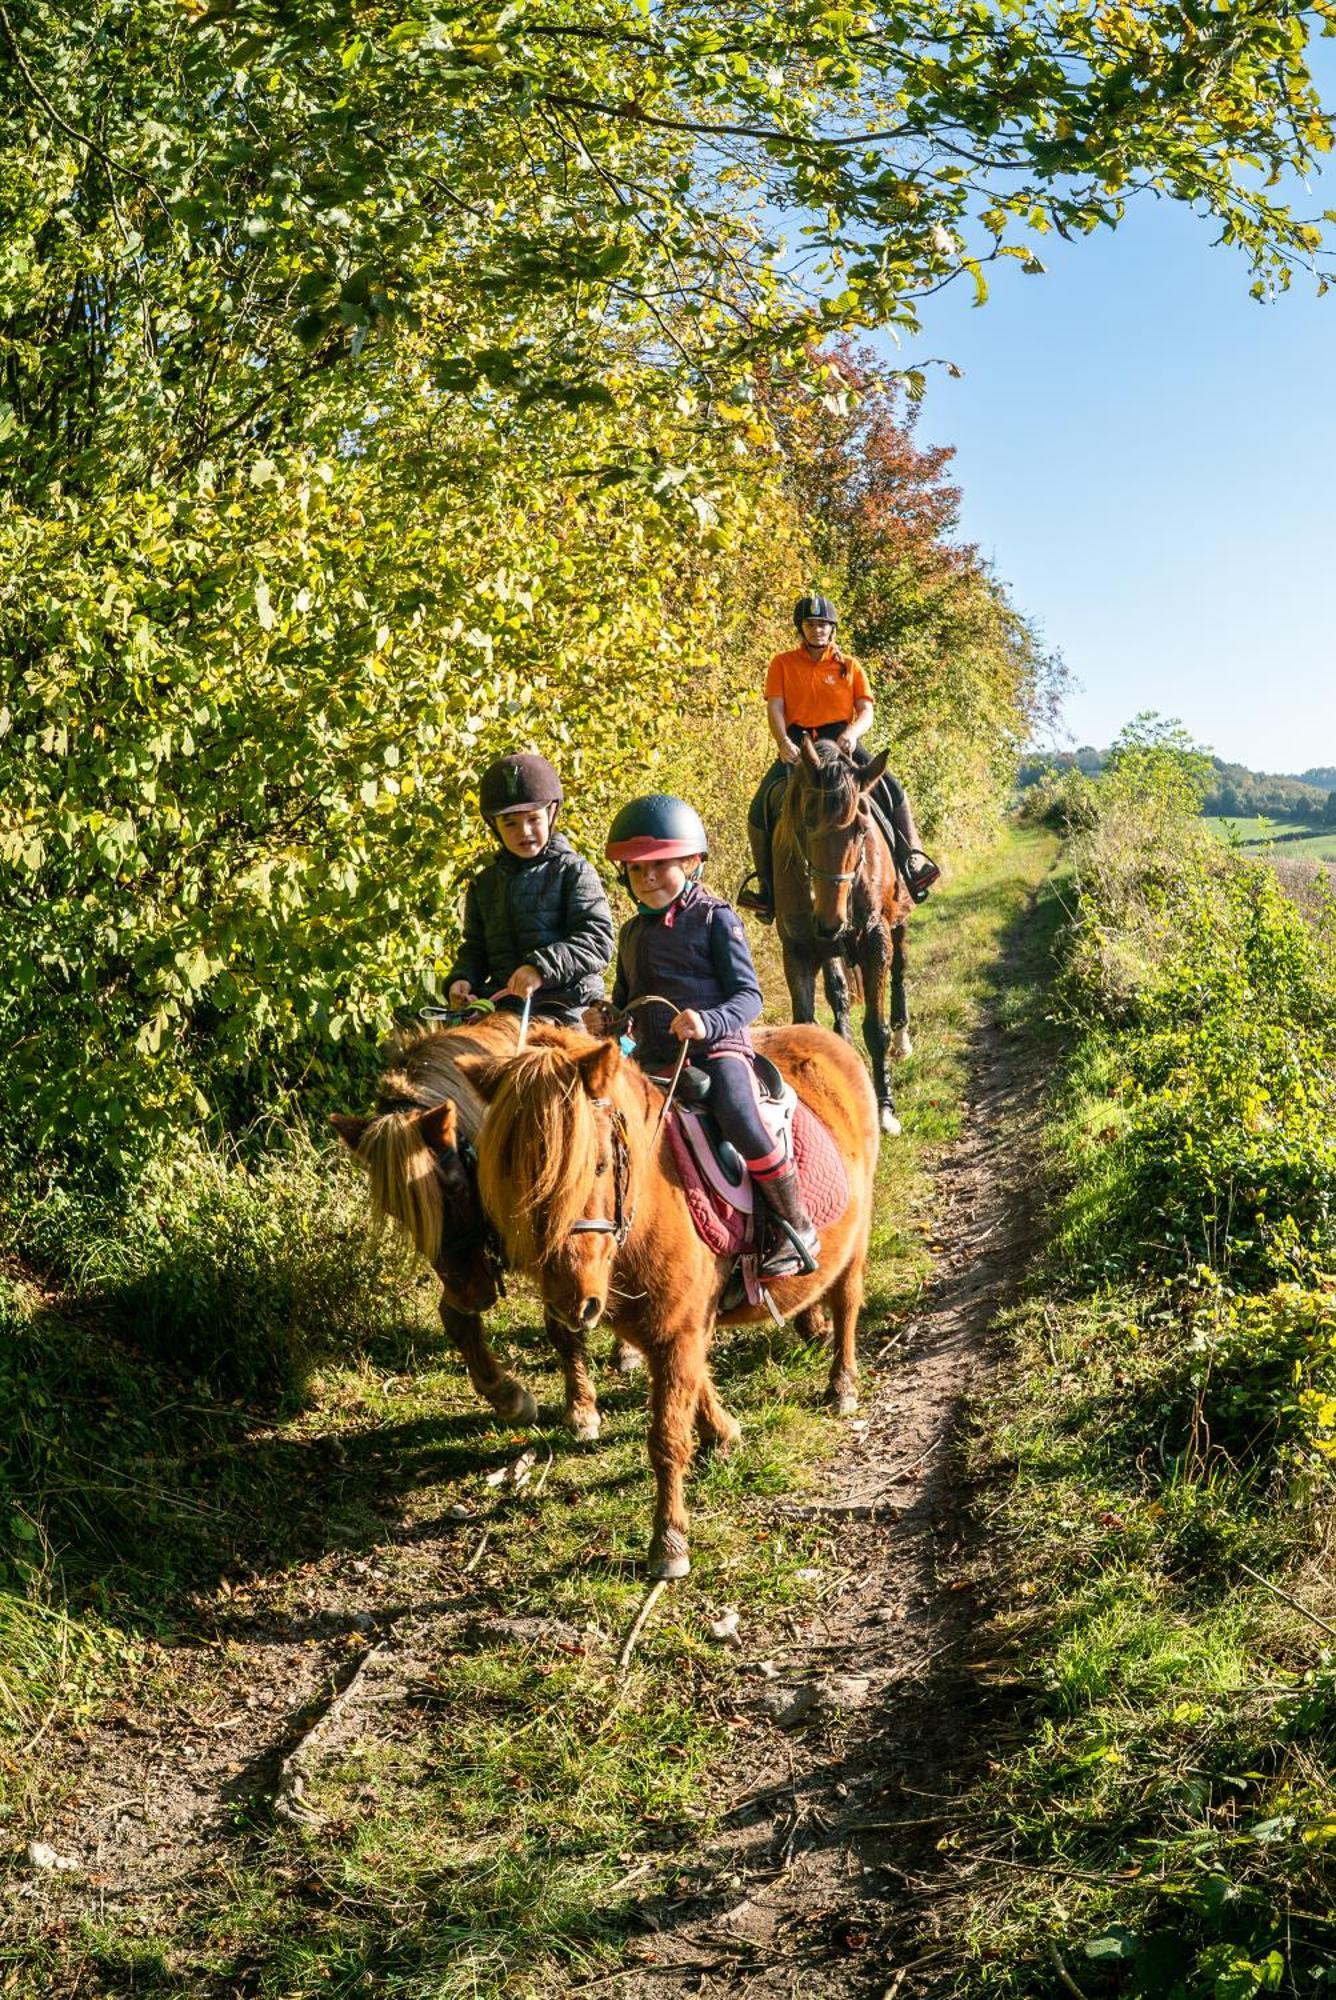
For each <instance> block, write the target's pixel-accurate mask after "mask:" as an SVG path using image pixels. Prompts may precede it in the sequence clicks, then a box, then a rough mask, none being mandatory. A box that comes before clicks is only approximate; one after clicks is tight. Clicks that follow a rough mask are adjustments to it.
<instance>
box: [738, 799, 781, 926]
mask: <svg viewBox="0 0 1336 2000" xmlns="http://www.w3.org/2000/svg"><path fill="white" fill-rule="evenodd" d="M747 839H748V840H749V841H750V842H751V852H752V867H753V869H754V871H755V873H754V876H749V877H748V878H747V879H748V881H752V880H754V881H755V883H756V887H755V888H754V889H749V888H748V887H747V883H746V882H744V883H743V885H742V887H741V888H740V889H739V890H738V896H737V903H738V908H739V909H740V910H749V911H750V912H751V914H752V916H754V917H755V918H757V920H758V921H759V922H760V923H763V924H773V922H774V921H775V892H774V889H773V887H772V885H771V874H770V828H769V827H768V826H756V825H754V824H753V822H752V821H751V820H748V821H747Z"/></svg>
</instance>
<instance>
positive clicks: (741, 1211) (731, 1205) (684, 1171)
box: [666, 1099, 849, 1257]
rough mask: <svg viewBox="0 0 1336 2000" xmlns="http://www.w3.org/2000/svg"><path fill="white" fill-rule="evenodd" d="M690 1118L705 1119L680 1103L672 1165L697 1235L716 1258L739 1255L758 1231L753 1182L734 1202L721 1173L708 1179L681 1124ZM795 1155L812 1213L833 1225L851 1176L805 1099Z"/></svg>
mask: <svg viewBox="0 0 1336 2000" xmlns="http://www.w3.org/2000/svg"><path fill="white" fill-rule="evenodd" d="M688 1118H690V1119H694V1120H695V1121H696V1123H697V1124H699V1122H700V1121H699V1118H698V1117H697V1114H696V1113H695V1112H694V1111H686V1110H684V1109H683V1108H682V1107H681V1106H679V1105H676V1104H675V1105H674V1106H673V1108H672V1110H671V1111H670V1112H669V1114H668V1118H667V1121H666V1123H667V1131H668V1141H669V1144H670V1145H671V1147H672V1149H673V1164H674V1165H675V1166H676V1168H677V1173H678V1178H679V1179H680V1181H681V1183H682V1192H683V1194H685V1196H686V1198H687V1207H688V1208H689V1209H690V1211H691V1219H692V1221H693V1222H694V1223H695V1225H696V1234H697V1235H698V1236H699V1237H700V1239H701V1241H702V1243H704V1244H706V1245H707V1246H708V1247H709V1248H710V1249H711V1250H713V1251H714V1252H715V1254H716V1256H720V1257H736V1256H739V1255H741V1253H742V1252H743V1251H745V1250H749V1249H750V1248H751V1247H752V1243H753V1240H754V1235H755V1228H754V1223H753V1217H752V1203H751V1183H750V1182H746V1183H744V1186H743V1188H742V1189H741V1190H739V1199H738V1201H734V1200H733V1199H731V1198H730V1197H729V1195H728V1193H727V1192H726V1191H725V1188H724V1186H723V1185H722V1183H721V1181H720V1179H719V1177H718V1176H717V1175H710V1176H709V1177H708V1178H707V1176H706V1174H705V1173H704V1172H703V1171H702V1169H701V1165H700V1162H699V1161H698V1159H697V1157H696V1148H695V1147H693V1145H692V1144H691V1141H690V1140H689V1139H688V1138H687V1136H686V1133H685V1131H684V1130H683V1129H682V1126H681V1124H680V1123H679V1121H680V1120H685V1119H688ZM793 1158H794V1163H795V1165H796V1166H797V1169H798V1183H799V1186H800V1187H801V1188H802V1191H803V1201H804V1203H805V1205H806V1208H807V1213H808V1214H809V1215H810V1216H811V1218H812V1220H813V1222H814V1223H815V1224H816V1226H817V1228H818V1229H828V1228H829V1227H830V1225H831V1223H832V1222H838V1221H839V1219H840V1217H841V1216H842V1215H843V1214H844V1211H845V1209H846V1208H847V1207H848V1206H849V1176H848V1173H847V1172H846V1170H845V1165H844V1161H843V1160H842V1159H841V1158H840V1155H839V1150H838V1148H837V1147H836V1144H835V1141H834V1140H833V1139H832V1138H831V1136H830V1133H829V1132H828V1131H827V1130H826V1128H825V1126H824V1125H823V1124H822V1123H821V1120H820V1119H819V1118H817V1117H816V1116H815V1114H814V1113H812V1112H811V1111H809V1110H808V1109H807V1106H806V1105H805V1104H804V1103H803V1102H802V1101H801V1099H800V1100H799V1103H798V1108H797V1110H796V1111H795V1112H794V1115H793ZM739 1203H740V1204H741V1205H739Z"/></svg>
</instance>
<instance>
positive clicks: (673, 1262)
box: [464, 1027, 878, 1577]
mask: <svg viewBox="0 0 1336 2000" xmlns="http://www.w3.org/2000/svg"><path fill="white" fill-rule="evenodd" d="M756 1040H757V1046H758V1048H763V1049H764V1051H765V1053H766V1054H767V1055H769V1056H770V1057H772V1058H773V1060H774V1061H775V1062H777V1063H778V1064H779V1066H780V1068H781V1069H782V1070H783V1072H784V1074H785V1075H786V1076H787V1078H788V1079H789V1081H790V1082H791V1083H792V1084H793V1086H794V1088H795V1090H796V1091H797V1093H798V1095H799V1097H800V1098H801V1099H802V1100H803V1102H804V1103H805V1104H806V1105H807V1106H808V1107H809V1108H810V1109H811V1110H812V1111H813V1112H815V1114H816V1116H817V1117H818V1118H819V1119H820V1120H821V1121H822V1123H823V1124H825V1125H826V1127H827V1128H828V1130H829V1131H830V1134H831V1136H832V1138H833V1139H834V1141H835V1144H836V1146H837V1147H838V1148H839V1151H840V1154H841V1156H842V1157H843V1159H844V1162H845V1166H846V1168H847V1171H848V1176H849V1203H848V1206H847V1208H846V1209H845V1212H844V1214H843V1215H842V1216H841V1217H840V1219H839V1220H838V1221H837V1222H834V1223H832V1224H831V1225H830V1227H829V1228H828V1229H827V1230H826V1231H825V1232H824V1233H823V1235H822V1238H821V1262H820V1269H819V1270H818V1271H816V1272H815V1273H813V1274H811V1275H810V1276H804V1277H793V1278H783V1279H779V1280H776V1281H775V1283H774V1284H773V1285H772V1287H771V1290H772V1293H773V1297H774V1300H775V1303H776V1305H777V1306H778V1307H779V1308H780V1310H782V1311H783V1313H784V1314H785V1315H786V1317H792V1316H795V1315H796V1317H797V1319H798V1324H799V1326H800V1327H801V1329H802V1330H803V1332H804V1333H805V1334H807V1335H808V1336H814V1335H815V1334H817V1333H818V1332H819V1331H821V1330H822V1328H823V1324H824V1313H823V1310H822V1309H823V1307H824V1306H826V1305H827V1304H828V1305H829V1306H830V1308H831V1312H832V1315H833V1320H834V1328H833V1340H834V1354H833V1357H832V1360H831V1370H830V1382H829V1387H828V1391H827V1396H828V1400H829V1401H830V1402H831V1403H832V1404H833V1405H834V1406H835V1408H836V1409H837V1410H838V1411H840V1412H841V1413H842V1414H847V1413H848V1412H849V1411H851V1410H853V1409H854V1408H855V1407H856V1406H857V1386H856V1374H857V1357H856V1353H855V1345H854V1342H855V1332H856V1328H857V1321H858V1309H859V1306H860V1305H861V1303H862V1298H863V1270H864V1265H865V1264H866V1261H867V1247H868V1231H869V1228H870V1225H871V1220H872V1185H873V1178H874V1175H875V1171H876V1164H877V1144H878V1132H877V1106H876V1102H875V1100H874V1098H873V1095H872V1089H871V1085H870V1084H869V1082H868V1076H867V1071H866V1070H865V1069H864V1067H863V1065H862V1063H861V1062H860V1061H859V1059H858V1057H857V1056H856V1055H855V1054H854V1052H853V1050H852V1049H850V1048H847V1047H846V1046H845V1044H844V1043H843V1042H841V1041H839V1040H837V1039H836V1037H835V1036H834V1035H832V1034H830V1033H829V1032H828V1031H827V1030H826V1029H824V1028H815V1027H797V1028H775V1029H770V1030H767V1031H765V1032H764V1033H761V1034H758V1035H757V1037H756ZM464 1068H465V1069H466V1070H467V1072H468V1074H469V1075H470V1076H471V1077H472V1078H473V1079H474V1081H475V1082H476V1083H477V1085H478V1088H479V1089H480V1090H481V1092H482V1093H483V1095H484V1096H485V1097H487V1098H489V1099H490V1100H491V1108H490V1110H489V1111H488V1114H487V1120H486V1123H485V1124H484V1126H483V1132H482V1139H481V1142H480V1147H479V1160H478V1180H479V1186H480V1188H481V1191H482V1198H483V1205H484V1207H485V1208H486V1210H487V1212H488V1214H489V1215H491V1216H493V1217H494V1218H496V1220H497V1221H498V1222H499V1223H500V1226H501V1229H502V1232H503V1235H504V1238H505V1244H506V1252H507V1255H508V1256H509V1258H510V1260H511V1261H512V1262H513V1263H514V1264H515V1265H516V1266H518V1267H519V1268H521V1269H523V1270H527V1271H530V1272H532V1273H533V1274H534V1276H535V1277H536V1278H537V1280H538V1283H539V1286H540V1288H541V1290H542V1294H543V1300H544V1303H545V1305H546V1306H547V1309H548V1313H549V1316H550V1317H553V1318H555V1319H556V1320H558V1321H559V1322H560V1323H561V1324H562V1325H564V1326H567V1327H570V1328H579V1329H582V1330H587V1329H589V1328H591V1327H593V1326H595V1325H597V1323H598V1321H599V1320H600V1319H602V1318H604V1317H605V1316H606V1318H607V1319H608V1320H609V1321H610V1322H611V1324H612V1326H613V1328H614V1330H615V1332H616V1333H617V1335H618V1336H619V1337H620V1338H621V1339H623V1340H627V1341H630V1342H631V1343H632V1344H633V1345H634V1346H636V1347H638V1348H640V1349H641V1350H642V1351H643V1353H644V1355H645V1358H646V1360H647V1362H648V1364H649V1371H650V1434H649V1454H650V1460H651V1462H652V1464H653V1466H654V1472H655V1476H656V1479H657V1482H658V1498H657V1504H656V1507H655V1514H654V1534H653V1539H652V1541H651V1544H650V1570H651V1574H652V1575H654V1576H656V1577H672V1576H683V1575H685V1574H686V1571H687V1568H688V1566H689V1565H688V1557H687V1513H686V1505H685V1502H684V1498H683V1482H684V1479H685V1476H686V1470H687V1466H688V1464H689V1462H690V1459H691V1453H692V1448H693V1442H694V1435H695V1434H697V1433H698V1434H699V1435H700V1437H701V1438H702V1440H703V1441H704V1442H705V1443H706V1444H710V1445H715V1446H719V1447H724V1448H726V1447H727V1446H728V1445H730V1444H732V1443H733V1442H734V1441H735V1440H736V1439H737V1437H738V1434H739V1433H738V1426H737V1424H736V1423H735V1422H734V1420H733V1418H732V1417H731V1416H730V1415H729V1413H728V1411H727V1410H726V1409H725V1408H724V1406H723V1404H722V1403H721V1402H720V1400H719V1398H718V1396H717V1394H716V1393H715V1388H714V1384H713V1382H712V1381H711V1380H710V1371H709V1366H708V1363H707V1360H706V1356H707V1353H708V1349H709V1345H710V1340H711V1337H712V1335H713V1332H714V1328H715V1325H716V1323H717V1322H722V1323H723V1324H725V1325H728V1326H735V1325H738V1324H741V1323H743V1322H746V1321H754V1320H761V1319H764V1318H765V1316H766V1309H765V1307H764V1306H763V1305H758V1306H743V1307H741V1308H740V1309H738V1310H736V1311H731V1312H728V1313H723V1314H721V1312H720V1309H719V1308H720V1300H721V1297H722V1295H723V1290H724V1285H725V1281H726V1279H727V1277H728V1274H729V1266H730V1259H728V1258H726V1257H717V1256H715V1255H714V1253H713V1252H712V1251H710V1250H709V1249H707V1248H706V1246H705V1244H704V1243H702V1242H701V1240H700V1238H699V1236H698V1235H697V1234H696V1230H695V1227H694V1225H693V1223H692V1220H691V1215H690V1212H689V1210H688V1208H687V1204H686V1198H685V1196H684V1194H683V1192H682V1186H681V1182H680V1181H679V1179H678V1176H677V1173H676V1170H675V1168H674V1165H673V1160H672V1153H671V1150H670V1148H669V1146H668V1142H667V1138H666V1135H664V1134H663V1133H662V1132H661V1131H660V1129H659V1113H660V1111H661V1109H662V1105H663V1094H662V1092H661V1091H660V1090H659V1089H658V1088H657V1087H656V1086H655V1085H654V1084H652V1083H651V1082H650V1081H649V1080H648V1078H646V1077H645V1076H644V1075H642V1073H641V1072H640V1071H639V1070H638V1069H637V1068H636V1067H635V1065H634V1063H631V1062H628V1061H626V1060H625V1059H624V1058H623V1056H622V1054H621V1052H620V1050H619V1048H618V1046H617V1044H616V1043H615V1042H599V1041H593V1040H591V1039H590V1038H589V1037H588V1036H584V1035H579V1034H575V1033H572V1032H568V1031H565V1030H561V1029H543V1030H539V1031H538V1034H537V1036H536V1037H535V1038H534V1041H533V1043H532V1044H531V1046H530V1047H528V1048H527V1049H525V1050H524V1051H523V1052H522V1053H520V1054H518V1055H514V1056H512V1057H511V1058H510V1059H509V1060H508V1061H507V1060H502V1061H488V1060H487V1059H485V1058H484V1059H481V1060H474V1059H468V1060H466V1061H465V1063H464Z"/></svg>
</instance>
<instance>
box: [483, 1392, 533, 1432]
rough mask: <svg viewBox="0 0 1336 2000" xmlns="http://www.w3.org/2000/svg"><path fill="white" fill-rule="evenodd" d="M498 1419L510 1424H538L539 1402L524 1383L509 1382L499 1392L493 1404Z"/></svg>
mask: <svg viewBox="0 0 1336 2000" xmlns="http://www.w3.org/2000/svg"><path fill="white" fill-rule="evenodd" d="M492 1408H493V1409H494V1410H495V1411H496V1414H497V1415H498V1417H504V1418H505V1420H506V1422H507V1423H508V1424H536V1423H537V1422H538V1401H537V1398H536V1397H535V1396H533V1395H532V1394H531V1393H530V1391H529V1390H528V1389H526V1388H525V1386H524V1384H523V1382H508V1383H506V1384H505V1386H504V1387H503V1388H501V1389H499V1390H498V1391H497V1395H496V1399H495V1401H494V1402H493V1404H492Z"/></svg>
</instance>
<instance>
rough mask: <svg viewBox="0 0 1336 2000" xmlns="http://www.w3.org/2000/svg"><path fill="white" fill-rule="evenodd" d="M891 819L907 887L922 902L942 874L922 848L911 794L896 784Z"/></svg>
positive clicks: (915, 898)
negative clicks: (910, 799) (910, 798)
mask: <svg viewBox="0 0 1336 2000" xmlns="http://www.w3.org/2000/svg"><path fill="white" fill-rule="evenodd" d="M891 807H892V811H891V817H892V819H893V820H894V822H895V844H896V847H897V848H898V850H899V852H898V854H897V857H896V858H897V860H898V862H899V866H900V873H901V874H902V875H903V876H904V878H905V887H906V888H907V889H908V891H909V893H910V895H911V896H912V897H913V899H914V901H915V902H916V903H921V902H922V901H923V898H924V897H925V896H926V895H927V893H928V891H929V889H931V887H932V885H933V883H934V882H935V881H936V880H937V878H938V877H939V876H940V874H941V872H942V871H941V869H940V868H939V867H938V866H937V863H936V862H935V861H930V860H929V859H928V857H927V855H926V854H925V853H924V852H923V849H922V848H921V847H920V846H919V836H918V828H917V827H916V826H915V824H914V814H913V809H912V808H911V806H910V803H909V794H908V793H907V792H906V791H905V788H904V786H903V785H896V787H895V789H894V791H893V792H892V793H891Z"/></svg>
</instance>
